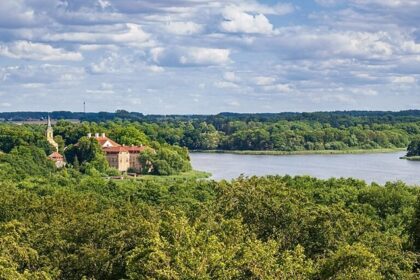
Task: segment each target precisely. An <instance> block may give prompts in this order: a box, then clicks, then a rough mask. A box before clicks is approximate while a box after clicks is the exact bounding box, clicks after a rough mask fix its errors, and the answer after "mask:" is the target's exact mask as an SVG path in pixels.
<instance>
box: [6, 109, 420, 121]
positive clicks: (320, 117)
mask: <svg viewBox="0 0 420 280" xmlns="http://www.w3.org/2000/svg"><path fill="white" fill-rule="evenodd" d="M48 115H50V117H51V118H52V119H54V120H61V119H65V120H80V121H93V122H98V121H107V120H114V119H123V120H139V121H152V122H159V121H187V120H194V121H197V120H198V121H199V120H203V121H205V120H213V121H214V120H217V119H224V120H226V119H227V120H241V121H261V122H264V121H279V120H288V121H299V120H310V121H320V122H332V121H334V120H341V121H342V120H343V119H345V118H365V119H370V120H372V119H375V120H380V121H381V122H393V121H396V120H398V121H402V120H404V121H419V120H420V110H406V111H398V112H394V111H332V112H313V113H296V112H282V113H256V114H251V113H230V112H223V113H219V114H217V115H144V114H142V113H138V112H128V111H125V110H118V111H116V112H114V113H110V112H97V113H83V112H70V111H54V112H50V113H48V112H4V113H0V121H1V120H3V121H15V122H22V121H34V122H35V121H43V120H45V119H46V118H47V116H48Z"/></svg>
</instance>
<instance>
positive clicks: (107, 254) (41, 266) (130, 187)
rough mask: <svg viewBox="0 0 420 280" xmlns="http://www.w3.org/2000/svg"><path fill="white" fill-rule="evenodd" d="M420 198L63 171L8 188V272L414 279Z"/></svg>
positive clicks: (354, 187)
mask: <svg viewBox="0 0 420 280" xmlns="http://www.w3.org/2000/svg"><path fill="white" fill-rule="evenodd" d="M70 170H72V169H69V171H70ZM419 194H420V193H419V191H418V189H415V188H409V187H407V186H405V185H403V184H401V183H399V184H389V185H387V186H386V187H379V186H376V185H373V186H369V185H366V184H365V183H363V182H362V181H358V180H353V179H331V180H317V179H314V178H310V177H294V178H292V177H288V176H286V177H277V176H269V177H263V178H257V177H252V178H238V179H237V180H234V181H232V182H219V183H218V182H213V181H197V180H186V179H181V178H180V179H174V180H166V181H165V180H152V179H151V180H125V181H116V182H114V181H108V180H106V179H104V178H101V177H99V176H95V175H80V173H77V172H75V173H71V172H68V171H66V170H61V171H60V172H57V173H53V174H52V175H50V176H38V177H30V178H26V179H23V180H21V181H20V182H16V183H13V182H12V181H9V182H6V181H0V256H1V257H0V275H1V276H2V277H3V278H4V279H314V280H315V279H415V277H416V276H415V273H414V272H415V269H416V252H418V247H416V246H418V245H416V244H418V243H416V242H418V241H416V240H418V239H417V238H418V236H417V232H418V227H417V226H418V217H417V216H416V215H418V213H419V210H418V209H419V206H418V205H419V204H418V202H417V197H418V195H419ZM375 198H377V199H375ZM393 201H395V203H393ZM415 213H416V214H415ZM411 240H413V241H414V242H411ZM411 244H413V245H411Z"/></svg>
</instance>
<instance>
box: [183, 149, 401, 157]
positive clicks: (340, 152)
mask: <svg viewBox="0 0 420 280" xmlns="http://www.w3.org/2000/svg"><path fill="white" fill-rule="evenodd" d="M406 150H407V149H406V148H393V149H365V150H364V149H354V150H311V151H306V150H305V151H273V150H270V151H252V150H246V151H240V150H191V151H190V152H191V153H208V154H235V155H273V156H292V155H344V154H378V153H395V152H403V151H406Z"/></svg>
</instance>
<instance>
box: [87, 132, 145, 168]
mask: <svg viewBox="0 0 420 280" xmlns="http://www.w3.org/2000/svg"><path fill="white" fill-rule="evenodd" d="M88 137H89V138H92V137H93V138H95V139H96V140H97V141H98V143H99V145H100V146H101V148H102V150H103V151H104V153H105V156H106V160H107V161H108V163H109V166H111V167H113V168H116V169H117V170H118V171H121V172H127V171H128V170H129V169H132V170H133V171H136V172H140V171H141V168H142V166H141V164H140V161H139V157H140V154H141V153H142V152H144V151H145V149H146V147H145V146H124V145H120V144H118V143H117V142H115V141H113V140H112V139H110V138H108V137H107V136H106V134H105V133H102V134H99V133H95V135H94V136H92V134H91V133H89V134H88Z"/></svg>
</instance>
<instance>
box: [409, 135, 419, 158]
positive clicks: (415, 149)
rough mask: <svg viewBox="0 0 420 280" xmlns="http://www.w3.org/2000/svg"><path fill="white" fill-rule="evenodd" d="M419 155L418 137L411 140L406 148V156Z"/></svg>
mask: <svg viewBox="0 0 420 280" xmlns="http://www.w3.org/2000/svg"><path fill="white" fill-rule="evenodd" d="M417 156H420V139H416V140H413V141H411V143H410V144H409V145H408V149H407V157H417Z"/></svg>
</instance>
